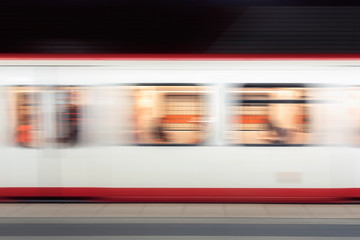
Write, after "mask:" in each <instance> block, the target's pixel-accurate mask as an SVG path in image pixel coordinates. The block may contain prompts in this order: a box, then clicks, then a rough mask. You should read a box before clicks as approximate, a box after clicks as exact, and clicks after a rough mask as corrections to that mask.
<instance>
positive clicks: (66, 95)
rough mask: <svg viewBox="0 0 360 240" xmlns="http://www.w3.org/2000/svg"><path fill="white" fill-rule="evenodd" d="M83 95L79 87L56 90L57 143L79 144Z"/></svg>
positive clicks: (66, 144)
mask: <svg viewBox="0 0 360 240" xmlns="http://www.w3.org/2000/svg"><path fill="white" fill-rule="evenodd" d="M82 98H83V93H82V91H81V89H80V88H78V87H57V88H55V108H56V137H55V142H56V143H57V144H61V145H64V146H74V145H76V144H77V143H78V142H79V136H80V120H81V106H82V105H83V104H82V100H83V99H82Z"/></svg>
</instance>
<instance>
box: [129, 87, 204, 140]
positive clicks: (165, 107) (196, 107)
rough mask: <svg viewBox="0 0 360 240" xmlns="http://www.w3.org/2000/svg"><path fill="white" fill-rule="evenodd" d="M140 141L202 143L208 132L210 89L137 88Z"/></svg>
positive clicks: (136, 98)
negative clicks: (208, 97) (208, 95)
mask: <svg viewBox="0 0 360 240" xmlns="http://www.w3.org/2000/svg"><path fill="white" fill-rule="evenodd" d="M134 94H135V99H134V100H135V111H136V114H135V115H136V116H135V120H136V121H135V122H136V126H135V129H136V141H137V143H139V144H159V145H169V144H199V143H201V142H203V141H204V140H205V139H204V138H205V135H206V128H207V127H206V122H207V121H206V118H207V116H208V114H207V112H208V107H207V104H208V102H207V91H206V87H204V86H195V85H191V86H190V85H182V86H176V85H139V86H136V87H135V92H134Z"/></svg>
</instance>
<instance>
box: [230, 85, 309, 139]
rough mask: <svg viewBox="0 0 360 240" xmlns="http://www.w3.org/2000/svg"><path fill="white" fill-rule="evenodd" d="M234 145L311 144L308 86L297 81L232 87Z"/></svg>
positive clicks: (231, 132)
mask: <svg viewBox="0 0 360 240" xmlns="http://www.w3.org/2000/svg"><path fill="white" fill-rule="evenodd" d="M229 96H230V129H229V131H230V134H229V139H230V142H231V143H233V144H249V145H296V144H306V143H308V132H309V121H310V119H309V111H308V104H307V98H308V96H307V88H305V87H304V86H303V85H295V84H287V85H284V84H246V85H244V86H241V87H233V88H231V89H230V90H229Z"/></svg>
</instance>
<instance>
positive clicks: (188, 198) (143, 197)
mask: <svg viewBox="0 0 360 240" xmlns="http://www.w3.org/2000/svg"><path fill="white" fill-rule="evenodd" d="M69 197H71V198H84V197H88V198H91V199H92V201H94V202H202V203H206V202H229V203H241V202H253V203H269V202H273V203H274V202H281V203H330V202H349V201H352V200H354V199H356V198H359V197H360V189H358V188H73V187H67V188H46V187H44V188H32V187H29V188H21V187H12V188H0V201H2V202H6V201H17V200H19V199H20V200H21V199H26V198H32V199H36V198H39V199H41V198H52V199H56V198H59V199H61V198H69Z"/></svg>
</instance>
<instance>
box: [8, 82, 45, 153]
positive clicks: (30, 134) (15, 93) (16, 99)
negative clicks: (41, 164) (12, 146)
mask: <svg viewBox="0 0 360 240" xmlns="http://www.w3.org/2000/svg"><path fill="white" fill-rule="evenodd" d="M11 93H12V99H13V101H12V103H13V105H12V106H13V108H12V109H13V110H14V111H13V112H14V119H15V126H14V129H15V142H16V144H17V145H18V146H22V147H40V146H41V144H42V141H43V124H42V123H43V114H42V112H41V91H40V89H39V88H36V87H14V88H12V91H11Z"/></svg>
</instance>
